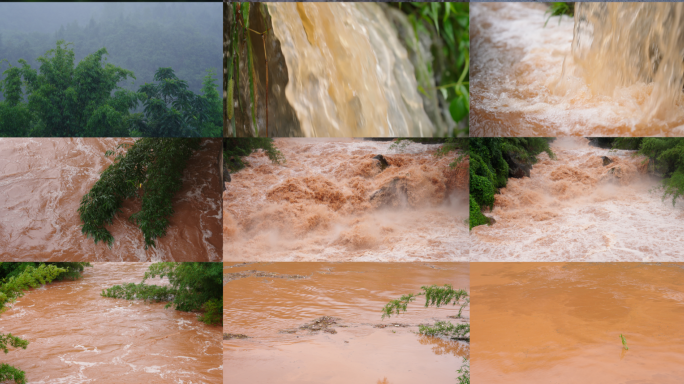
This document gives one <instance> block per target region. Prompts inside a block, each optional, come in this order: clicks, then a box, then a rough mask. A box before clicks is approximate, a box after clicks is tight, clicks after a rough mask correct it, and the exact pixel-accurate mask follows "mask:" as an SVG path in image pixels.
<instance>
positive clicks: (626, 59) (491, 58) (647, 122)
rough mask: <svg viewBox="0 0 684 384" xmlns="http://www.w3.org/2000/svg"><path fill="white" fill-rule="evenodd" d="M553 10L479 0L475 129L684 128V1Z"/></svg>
mask: <svg viewBox="0 0 684 384" xmlns="http://www.w3.org/2000/svg"><path fill="white" fill-rule="evenodd" d="M548 9H549V8H548V6H546V5H542V4H531V3H490V4H473V5H472V7H471V47H472V68H471V81H472V84H471V85H472V86H471V97H472V98H471V106H472V107H471V108H472V109H471V117H470V121H471V130H470V132H471V135H473V136H558V135H578V136H580V135H582V136H653V135H672V136H681V135H682V134H684V99H683V98H682V86H683V81H682V78H683V76H684V64H683V63H682V57H683V55H684V40H683V39H682V38H681V36H682V35H683V34H684V5H683V4H681V3H576V6H575V16H574V23H573V19H572V18H570V17H568V16H562V17H561V18H560V19H559V18H558V17H552V18H551V19H550V20H549V21H548V24H546V26H544V24H545V22H546V20H547V18H548V14H545V12H546V11H547V10H548ZM559 20H560V23H559Z"/></svg>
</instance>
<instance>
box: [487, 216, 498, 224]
mask: <svg viewBox="0 0 684 384" xmlns="http://www.w3.org/2000/svg"><path fill="white" fill-rule="evenodd" d="M485 217H486V218H487V220H488V223H487V225H494V224H495V223H496V220H494V218H493V217H490V216H485Z"/></svg>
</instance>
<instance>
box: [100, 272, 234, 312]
mask: <svg viewBox="0 0 684 384" xmlns="http://www.w3.org/2000/svg"><path fill="white" fill-rule="evenodd" d="M222 273H223V264H222V263H199V262H188V263H172V262H164V263H154V264H152V265H151V266H150V268H149V270H148V271H147V272H145V276H144V277H143V280H142V282H141V283H140V284H134V283H130V284H125V285H115V286H113V287H111V288H107V289H104V290H102V293H101V295H102V296H103V297H111V298H117V299H126V300H145V301H151V302H160V301H168V302H169V303H168V304H167V305H166V308H168V307H174V308H175V309H176V310H179V311H184V312H190V311H201V312H202V313H201V314H200V315H199V317H198V320H200V321H202V322H204V323H207V324H223V275H222ZM156 277H159V278H164V277H166V278H167V279H168V281H169V285H168V286H158V285H147V284H145V281H147V280H148V279H152V278H156Z"/></svg>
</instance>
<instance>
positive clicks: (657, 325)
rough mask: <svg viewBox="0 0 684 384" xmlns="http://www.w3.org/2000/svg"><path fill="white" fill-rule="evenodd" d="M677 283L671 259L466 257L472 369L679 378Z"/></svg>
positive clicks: (540, 377)
mask: <svg viewBox="0 0 684 384" xmlns="http://www.w3.org/2000/svg"><path fill="white" fill-rule="evenodd" d="M682 281H684V265H682V264H674V263H667V264H655V265H654V264H636V263H567V264H561V263H474V264H473V265H472V268H471V289H472V299H473V300H472V303H473V304H472V306H473V308H472V311H473V312H476V313H477V314H476V316H474V317H473V320H472V329H473V335H472V336H473V338H474V340H476V342H475V343H473V347H472V351H471V371H472V372H473V373H474V375H477V377H478V381H479V382H482V383H491V384H499V383H501V384H517V383H523V384H527V383H659V384H677V383H681V381H682V377H684V349H683V348H682V345H684V332H682V315H683V312H682V308H684V286H683V285H682ZM621 334H622V335H623V336H624V337H625V341H626V344H627V347H628V348H629V349H628V350H625V349H624V348H623V344H622V341H621V339H620V335H621ZM561 378H562V379H561Z"/></svg>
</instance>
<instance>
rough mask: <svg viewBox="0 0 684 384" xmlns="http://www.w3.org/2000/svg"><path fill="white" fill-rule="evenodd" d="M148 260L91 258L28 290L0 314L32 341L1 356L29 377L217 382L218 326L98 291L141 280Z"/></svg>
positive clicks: (3, 324) (7, 328) (5, 325)
mask: <svg viewBox="0 0 684 384" xmlns="http://www.w3.org/2000/svg"><path fill="white" fill-rule="evenodd" d="M148 266H149V263H94V264H93V267H92V268H86V269H85V272H84V273H83V276H82V277H81V278H80V279H79V280H76V281H63V282H56V283H51V284H49V285H47V286H44V287H41V288H38V289H35V290H32V291H30V292H27V293H26V295H25V296H24V297H22V298H20V299H19V300H18V301H17V303H16V304H14V307H13V308H12V309H10V310H8V311H7V312H5V313H3V314H2V317H0V332H2V333H10V332H11V333H12V334H13V335H15V336H20V337H22V338H24V339H27V340H28V341H29V342H30V344H29V346H28V348H27V349H26V350H23V349H20V350H10V352H9V353H8V354H7V355H4V354H3V355H4V356H3V362H4V363H8V364H11V365H14V366H16V367H18V368H20V369H22V370H24V371H25V372H26V378H27V381H28V382H29V383H46V384H57V383H91V382H97V383H122V382H126V383H160V384H161V383H218V382H221V379H222V377H223V367H222V360H221V359H222V356H223V354H222V351H221V327H217V326H209V325H206V324H204V323H201V322H199V321H197V314H194V313H186V312H180V311H176V310H174V309H171V308H169V309H164V305H165V303H155V304H149V303H144V302H142V301H128V300H123V299H111V298H105V297H101V296H100V293H101V292H102V290H103V289H104V288H109V287H111V286H112V285H116V284H124V283H139V282H140V281H141V280H142V277H143V275H144V273H145V271H146V270H147V268H148ZM149 284H163V282H161V281H159V280H158V279H156V280H153V281H149Z"/></svg>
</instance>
